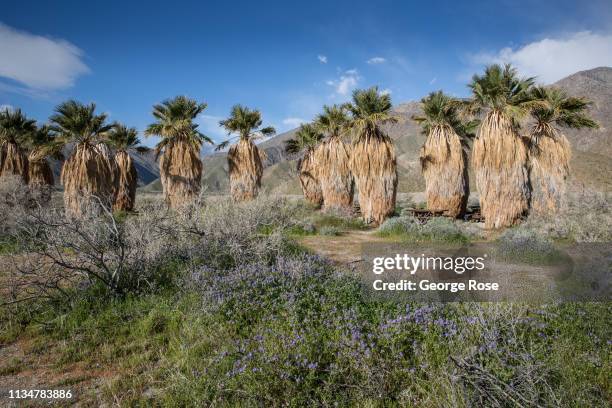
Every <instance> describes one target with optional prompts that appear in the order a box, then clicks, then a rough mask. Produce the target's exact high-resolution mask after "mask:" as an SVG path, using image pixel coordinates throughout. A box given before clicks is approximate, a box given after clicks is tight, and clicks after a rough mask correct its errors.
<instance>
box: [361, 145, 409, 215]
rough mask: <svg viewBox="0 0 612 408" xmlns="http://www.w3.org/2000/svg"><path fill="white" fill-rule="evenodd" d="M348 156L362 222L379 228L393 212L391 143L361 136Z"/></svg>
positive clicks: (394, 172) (394, 167)
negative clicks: (349, 156) (378, 225)
mask: <svg viewBox="0 0 612 408" xmlns="http://www.w3.org/2000/svg"><path fill="white" fill-rule="evenodd" d="M351 153H352V154H351V160H350V167H351V172H352V173H353V177H354V178H355V185H356V186H357V192H358V194H359V207H360V209H361V214H362V217H363V220H364V221H365V222H366V223H374V224H380V223H382V222H383V221H384V220H385V218H387V217H388V216H389V215H391V214H393V212H394V211H395V198H396V193H397V164H396V159H395V147H394V146H393V142H392V141H391V139H389V138H388V137H385V136H377V135H375V136H364V137H362V138H361V139H360V140H359V141H357V142H356V143H355V145H354V147H353V149H352V152H351Z"/></svg>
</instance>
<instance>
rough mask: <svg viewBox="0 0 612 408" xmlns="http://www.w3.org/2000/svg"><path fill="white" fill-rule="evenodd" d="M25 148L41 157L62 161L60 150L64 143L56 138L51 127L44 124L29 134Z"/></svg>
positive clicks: (62, 156)
mask: <svg viewBox="0 0 612 408" xmlns="http://www.w3.org/2000/svg"><path fill="white" fill-rule="evenodd" d="M26 145H27V148H28V149H29V150H30V151H31V152H34V151H37V152H38V153H39V154H40V155H41V156H42V157H48V156H49V157H52V158H54V159H56V160H63V159H64V155H63V153H62V149H63V147H64V143H63V142H62V140H60V138H59V137H58V135H57V133H56V132H55V131H54V130H53V128H52V127H51V125H48V124H45V125H43V126H41V127H39V128H37V129H36V131H34V132H32V133H31V134H30V137H29V139H28V141H27V144H26Z"/></svg>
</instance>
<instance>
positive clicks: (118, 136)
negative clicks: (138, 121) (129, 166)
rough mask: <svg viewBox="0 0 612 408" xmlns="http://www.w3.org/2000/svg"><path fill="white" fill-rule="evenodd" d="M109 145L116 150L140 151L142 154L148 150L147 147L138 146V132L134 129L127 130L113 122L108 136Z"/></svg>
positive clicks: (122, 125) (125, 127)
mask: <svg viewBox="0 0 612 408" xmlns="http://www.w3.org/2000/svg"><path fill="white" fill-rule="evenodd" d="M108 141H109V144H110V145H111V146H112V147H113V148H115V149H117V150H122V151H126V150H128V149H141V150H143V149H144V150H143V152H145V151H146V149H148V148H147V147H144V146H140V139H139V138H138V131H137V130H136V128H134V127H131V128H128V127H127V126H125V125H124V124H122V123H118V122H115V123H114V124H113V129H112V130H111V132H110V133H109V134H108Z"/></svg>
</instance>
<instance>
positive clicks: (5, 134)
mask: <svg viewBox="0 0 612 408" xmlns="http://www.w3.org/2000/svg"><path fill="white" fill-rule="evenodd" d="M35 131H36V121H35V120H32V119H28V118H27V117H26V116H25V115H24V114H23V113H22V112H21V110H20V109H15V110H14V111H11V110H9V109H4V110H3V111H0V142H9V143H15V144H17V145H18V146H21V145H23V144H24V143H26V142H27V140H28V139H29V138H30V137H31V135H32V134H33V133H34V132H35Z"/></svg>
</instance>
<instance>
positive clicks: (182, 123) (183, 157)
mask: <svg viewBox="0 0 612 408" xmlns="http://www.w3.org/2000/svg"><path fill="white" fill-rule="evenodd" d="M206 106H207V105H206V104H205V103H198V102H196V101H195V100H193V99H190V98H187V97H186V96H177V97H175V98H174V99H169V100H166V101H164V102H162V103H161V104H159V105H155V106H154V107H153V116H154V117H155V120H156V121H155V123H152V124H150V125H149V126H148V127H147V129H146V130H145V135H147V136H159V137H160V138H161V141H160V142H159V143H158V144H157V146H156V147H155V154H156V157H158V158H160V160H159V171H160V179H161V183H162V188H163V190H164V197H165V199H166V203H167V204H168V206H169V207H170V208H179V207H181V206H184V205H185V204H187V203H189V202H191V201H193V199H195V198H196V197H197V196H198V194H199V193H200V188H201V180H202V160H201V159H200V149H201V148H202V144H203V143H205V142H206V143H210V144H212V140H211V139H210V138H209V137H208V136H206V135H204V134H202V133H201V132H200V131H199V130H198V125H197V124H196V123H194V122H193V121H194V120H195V118H196V117H197V116H198V115H199V114H200V113H202V112H203V111H204V109H206ZM160 156H161V157H160Z"/></svg>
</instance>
